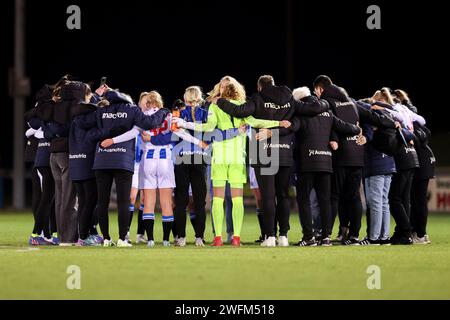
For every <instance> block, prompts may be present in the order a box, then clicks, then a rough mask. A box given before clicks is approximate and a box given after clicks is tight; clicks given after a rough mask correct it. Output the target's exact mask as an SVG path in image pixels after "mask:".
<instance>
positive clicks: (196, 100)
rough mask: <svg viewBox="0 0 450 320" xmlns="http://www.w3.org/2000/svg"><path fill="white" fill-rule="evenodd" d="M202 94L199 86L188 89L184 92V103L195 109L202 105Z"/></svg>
mask: <svg viewBox="0 0 450 320" xmlns="http://www.w3.org/2000/svg"><path fill="white" fill-rule="evenodd" d="M203 101H204V100H203V92H202V89H201V88H200V87H199V86H191V87H188V88H187V89H186V90H185V92H184V102H185V104H187V105H189V106H191V107H197V106H199V105H201V104H202V103H203Z"/></svg>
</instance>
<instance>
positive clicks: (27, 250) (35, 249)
mask: <svg viewBox="0 0 450 320" xmlns="http://www.w3.org/2000/svg"><path fill="white" fill-rule="evenodd" d="M39 250H41V249H39V248H24V249H19V250H16V252H30V251H39Z"/></svg>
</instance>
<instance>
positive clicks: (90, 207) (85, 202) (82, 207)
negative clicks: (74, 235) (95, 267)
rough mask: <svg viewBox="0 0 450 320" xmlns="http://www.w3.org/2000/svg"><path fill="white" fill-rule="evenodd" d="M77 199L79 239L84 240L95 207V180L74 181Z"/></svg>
mask: <svg viewBox="0 0 450 320" xmlns="http://www.w3.org/2000/svg"><path fill="white" fill-rule="evenodd" d="M74 185H75V190H76V192H77V197H78V230H79V233H80V239H82V240H86V239H87V237H88V236H89V230H90V228H91V227H92V223H93V219H94V211H95V207H96V205H97V184H96V181H95V179H89V180H83V181H74Z"/></svg>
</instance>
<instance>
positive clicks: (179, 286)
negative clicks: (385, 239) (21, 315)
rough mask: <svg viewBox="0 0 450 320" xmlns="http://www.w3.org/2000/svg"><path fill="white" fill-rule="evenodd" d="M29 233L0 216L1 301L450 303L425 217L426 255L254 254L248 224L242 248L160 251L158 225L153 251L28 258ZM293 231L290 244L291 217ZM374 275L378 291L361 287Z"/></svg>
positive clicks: (83, 251) (445, 233)
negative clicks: (71, 283) (76, 276)
mask: <svg viewBox="0 0 450 320" xmlns="http://www.w3.org/2000/svg"><path fill="white" fill-rule="evenodd" d="M116 221H117V220H116V216H111V218H110V225H111V227H112V230H113V235H114V237H117V226H116V225H117V222H116ZM209 223H210V220H209V219H208V224H207V226H208V228H207V230H208V233H207V240H208V241H209V240H211V233H210V229H211V228H210V224H209ZM31 225H32V217H31V214H30V213H22V214H18V213H14V214H13V213H0V299H450V234H449V230H450V215H443V214H440V215H437V214H436V215H432V216H430V219H429V228H428V232H429V234H430V236H431V239H432V241H433V243H432V244H431V245H426V246H420V245H415V246H409V247H397V246H390V247H387V246H386V247H385V246H383V247H343V246H334V247H331V248H322V247H317V248H298V247H289V248H271V249H267V248H260V247H258V246H257V245H254V244H253V241H254V240H255V239H256V237H257V235H258V224H257V220H256V216H255V215H254V214H247V215H246V217H245V222H244V230H243V235H242V240H243V242H244V244H245V246H243V247H242V248H231V247H229V246H225V247H223V248H210V247H205V248H195V247H194V246H193V245H192V242H191V243H190V244H189V245H188V247H186V248H174V247H172V248H163V247H162V246H161V241H160V240H161V227H160V225H161V220H160V217H158V218H157V222H156V240H157V247H155V248H152V249H148V248H146V247H145V246H144V245H141V246H135V247H133V248H131V249H121V248H77V247H70V248H60V247H50V248H49V247H46V248H38V249H29V247H28V246H27V244H26V242H27V237H28V236H29V234H30V231H31ZM291 228H292V230H291V232H290V241H291V242H296V241H298V240H299V238H300V226H299V223H298V217H297V215H293V216H291ZM363 228H364V227H363ZM135 229H136V226H135V224H133V230H135ZM187 229H188V237H189V240H191V241H192V240H193V239H192V236H193V234H192V228H191V226H190V225H189V222H188V228H187ZM133 240H134V235H133ZM70 265H76V266H79V267H80V270H81V289H80V290H69V289H67V286H66V281H67V278H68V277H69V274H67V267H68V266H70ZM371 265H376V266H379V267H380V271H381V277H380V280H381V289H380V290H369V289H368V287H367V279H368V277H369V276H370V274H368V273H367V268H368V267H369V266H371Z"/></svg>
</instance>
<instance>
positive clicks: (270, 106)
mask: <svg viewBox="0 0 450 320" xmlns="http://www.w3.org/2000/svg"><path fill="white" fill-rule="evenodd" d="M290 107H291V104H290V103H287V104H285V105H283V106H280V105H278V104H275V103H272V102H266V103H264V108H266V109H275V110H281V109H289V108H290Z"/></svg>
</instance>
